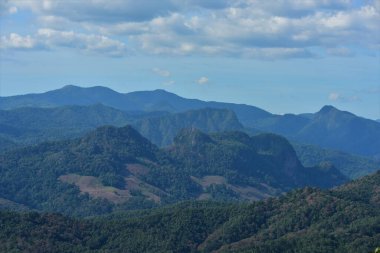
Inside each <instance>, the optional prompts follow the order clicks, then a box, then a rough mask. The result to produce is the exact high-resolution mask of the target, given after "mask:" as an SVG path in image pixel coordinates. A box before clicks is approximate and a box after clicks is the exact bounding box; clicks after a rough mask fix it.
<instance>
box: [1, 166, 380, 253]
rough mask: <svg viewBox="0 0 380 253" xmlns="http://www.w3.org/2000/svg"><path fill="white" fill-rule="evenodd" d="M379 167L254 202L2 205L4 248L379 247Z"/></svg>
mask: <svg viewBox="0 0 380 253" xmlns="http://www.w3.org/2000/svg"><path fill="white" fill-rule="evenodd" d="M379 187H380V173H379V172H378V173H376V174H374V175H371V176H368V177H365V178H363V179H361V180H359V181H355V182H352V183H349V184H347V185H344V186H342V187H339V188H337V189H335V190H332V191H329V190H317V189H312V188H305V189H302V190H297V191H293V192H291V193H288V194H286V195H285V196H282V197H280V198H277V199H275V198H271V199H268V200H265V201H260V202H255V203H252V204H248V203H242V204H239V203H229V204H228V203H215V202H185V203H181V204H176V205H174V206H167V207H164V208H159V209H153V210H149V211H148V210H147V211H139V212H126V213H119V214H114V215H110V216H106V217H98V218H92V219H86V220H77V219H72V218H67V217H64V216H61V215H57V214H38V213H21V214H20V213H14V212H1V213H0V224H1V226H2V229H1V230H0V251H1V252H25V251H27V252H99V253H100V252H109V251H112V252H178V253H180V252H181V253H182V252H258V253H259V252H260V253H266V252H268V253H269V252H289V253H290V252H313V253H315V252H320V253H324V252H331V253H334V252H352V253H356V252H374V251H375V248H376V247H379V246H380V245H379V242H380V197H379Z"/></svg>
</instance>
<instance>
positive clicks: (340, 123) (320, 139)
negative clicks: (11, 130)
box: [0, 85, 380, 157]
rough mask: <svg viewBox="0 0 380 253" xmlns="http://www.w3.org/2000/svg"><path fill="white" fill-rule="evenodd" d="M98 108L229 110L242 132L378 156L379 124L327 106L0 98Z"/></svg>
mask: <svg viewBox="0 0 380 253" xmlns="http://www.w3.org/2000/svg"><path fill="white" fill-rule="evenodd" d="M99 103H101V104H103V105H105V106H109V107H113V108H115V109H118V110H122V111H129V112H131V111H133V112H135V111H145V112H148V111H149V112H151V111H167V112H171V113H178V112H185V111H188V110H198V109H204V108H216V109H227V110H231V111H233V112H234V113H235V114H236V116H237V118H238V120H239V121H240V122H241V123H242V124H243V126H244V127H245V128H253V129H257V130H260V131H265V132H273V133H277V134H281V135H284V136H286V137H287V138H289V139H291V140H293V141H296V142H299V143H305V144H312V145H318V146H321V147H324V148H330V149H338V150H341V151H345V152H348V153H355V154H359V155H365V156H374V157H376V156H379V155H380V154H379V150H380V138H379V137H380V125H379V124H378V123H377V122H375V121H372V120H368V119H364V118H361V117H358V116H356V115H354V114H351V113H349V112H344V111H340V110H338V109H336V108H334V107H332V106H325V107H323V108H322V109H321V110H320V111H319V112H317V113H305V114H300V115H294V114H285V115H275V114H271V113H269V112H267V111H264V110H262V109H260V108H257V107H255V106H249V105H244V104H233V103H221V102H206V101H201V100H197V99H186V98H182V97H179V96H177V95H175V94H173V93H169V92H167V91H164V90H154V91H137V92H131V93H127V94H122V93H118V92H115V91H113V90H111V89H109V88H105V87H100V86H97V87H91V88H81V87H77V86H73V85H68V86H65V87H63V88H61V89H58V90H53V91H49V92H46V93H42V94H28V95H21V96H12V97H1V98H0V109H6V110H9V109H14V108H19V107H26V106H27V107H57V106H63V105H94V104H99ZM147 131H149V130H147ZM149 136H151V134H149ZM170 138H171V137H170ZM170 138H168V139H170ZM161 139H165V137H158V136H156V137H155V138H154V142H155V143H157V144H161V142H162V144H168V143H169V141H167V140H161Z"/></svg>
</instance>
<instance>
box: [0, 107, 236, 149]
mask: <svg viewBox="0 0 380 253" xmlns="http://www.w3.org/2000/svg"><path fill="white" fill-rule="evenodd" d="M126 124H132V125H133V126H134V127H135V128H136V129H137V130H139V132H141V133H142V134H143V135H144V136H145V137H147V138H148V139H150V140H151V141H152V142H153V143H155V144H157V145H159V146H164V145H169V144H171V143H172V142H173V139H174V137H175V135H176V134H177V133H178V132H179V131H180V130H181V129H182V128H188V127H196V128H199V129H201V130H202V131H205V132H219V131H226V130H242V129H243V126H242V125H241V124H240V122H239V121H238V119H237V117H236V115H235V114H234V113H233V112H232V111H229V110H225V109H211V108H206V109H200V110H192V111H187V112H184V113H168V112H125V111H120V110H117V109H114V108H112V107H108V106H104V105H101V104H96V105H89V106H60V107H54V108H39V107H23V108H18V109H13V110H0V144H3V145H0V149H3V150H5V149H9V148H11V147H14V146H15V145H13V144H14V143H13V142H15V143H18V144H19V145H28V144H37V143H41V142H43V141H52V140H61V139H67V138H74V137H80V136H82V135H84V134H86V133H88V132H89V131H91V130H93V129H95V128H96V127H100V126H103V125H112V126H119V127H120V126H123V125H126Z"/></svg>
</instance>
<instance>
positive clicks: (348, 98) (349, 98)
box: [328, 92, 360, 103]
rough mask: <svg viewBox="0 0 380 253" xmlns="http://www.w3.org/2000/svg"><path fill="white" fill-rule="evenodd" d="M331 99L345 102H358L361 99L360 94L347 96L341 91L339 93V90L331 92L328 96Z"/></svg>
mask: <svg viewBox="0 0 380 253" xmlns="http://www.w3.org/2000/svg"><path fill="white" fill-rule="evenodd" d="M328 98H329V100H330V101H333V102H344V103H347V102H356V101H360V98H359V97H358V96H356V95H355V96H345V95H342V94H340V93H337V92H331V93H330V94H329V96H328Z"/></svg>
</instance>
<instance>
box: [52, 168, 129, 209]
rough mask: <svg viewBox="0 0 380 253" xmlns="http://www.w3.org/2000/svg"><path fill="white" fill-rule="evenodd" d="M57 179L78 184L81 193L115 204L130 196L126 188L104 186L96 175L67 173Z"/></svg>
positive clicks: (124, 200)
mask: <svg viewBox="0 0 380 253" xmlns="http://www.w3.org/2000/svg"><path fill="white" fill-rule="evenodd" d="M59 180H61V181H62V182H65V183H68V184H74V185H76V186H78V187H79V189H80V191H81V192H82V193H88V194H89V195H90V196H91V197H93V198H104V199H107V200H109V201H111V202H113V203H116V204H117V203H123V202H126V201H127V200H128V199H129V198H130V197H131V194H130V192H129V191H128V190H121V189H117V188H115V187H111V186H104V185H103V184H102V183H101V182H100V180H99V179H98V178H97V177H93V176H80V175H77V174H68V175H63V176H60V177H59Z"/></svg>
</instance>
